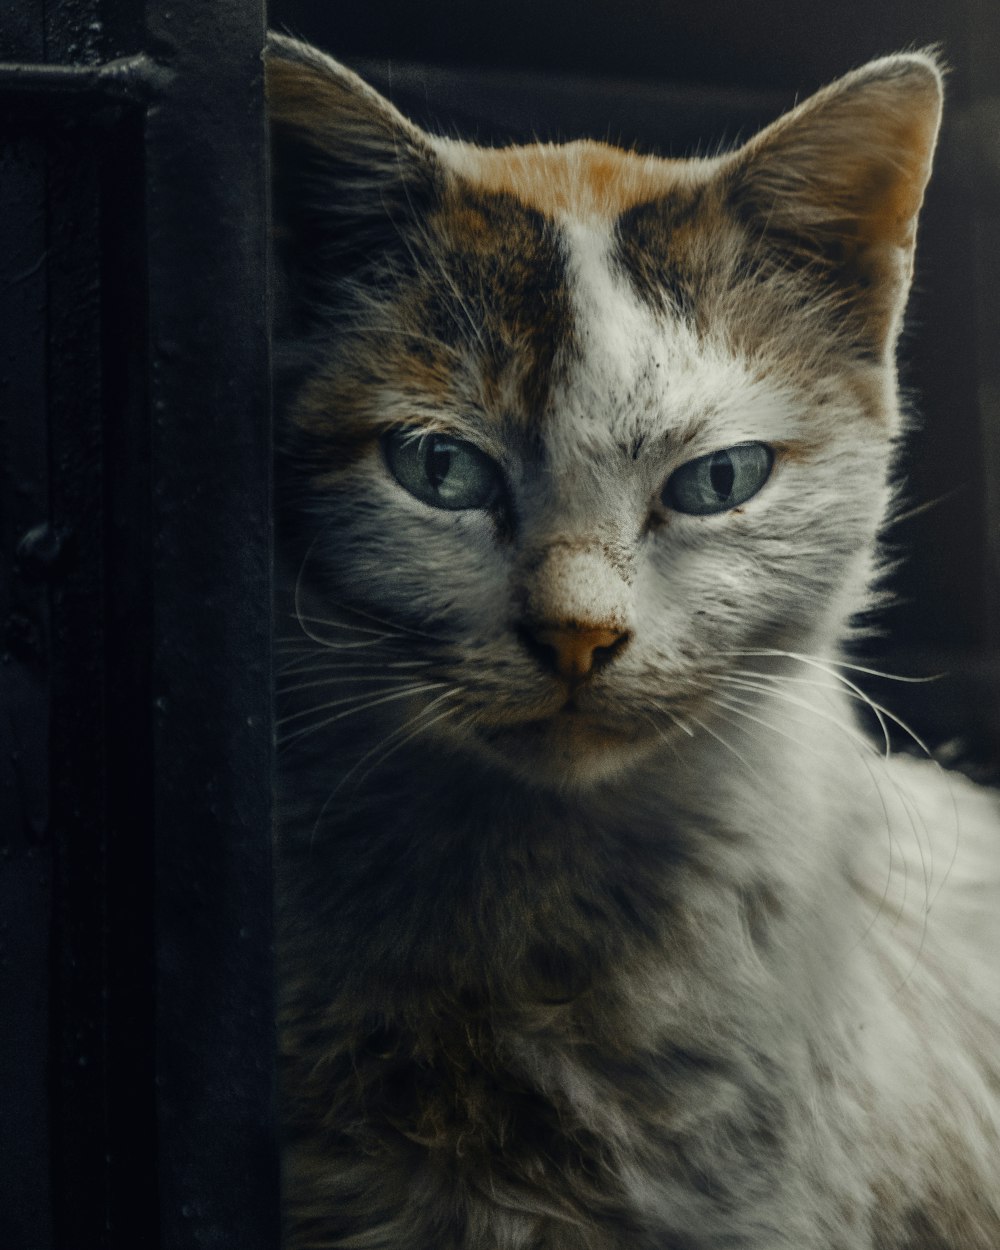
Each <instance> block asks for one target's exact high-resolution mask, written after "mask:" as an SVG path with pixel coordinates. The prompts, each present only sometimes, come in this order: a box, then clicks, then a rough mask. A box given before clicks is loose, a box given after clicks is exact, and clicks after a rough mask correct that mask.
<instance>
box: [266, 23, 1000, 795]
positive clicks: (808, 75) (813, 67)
mask: <svg viewBox="0 0 1000 1250" xmlns="http://www.w3.org/2000/svg"><path fill="white" fill-rule="evenodd" d="M270 22H271V25H272V26H274V27H276V28H278V29H283V30H286V31H288V32H289V33H291V34H294V35H297V36H299V37H300V38H304V39H307V40H309V41H311V42H314V43H317V44H319V45H320V46H321V47H323V48H324V49H325V50H326V51H328V52H330V53H331V54H333V55H334V56H337V57H338V58H340V59H341V60H344V61H345V62H347V63H348V64H349V65H351V66H352V67H354V68H355V69H357V70H359V71H360V72H361V73H362V74H363V75H364V76H366V77H367V78H369V79H370V80H371V81H372V82H373V83H374V84H375V85H376V86H378V87H379V88H380V90H382V91H383V92H384V93H386V94H387V95H389V96H390V97H391V98H392V99H393V100H394V101H395V102H396V103H397V105H399V107H400V108H402V109H403V111H404V112H406V113H407V114H408V115H410V116H412V117H413V118H414V120H416V121H418V122H420V123H421V124H423V125H426V126H429V127H430V128H432V129H438V130H441V131H443V132H445V133H458V134H461V135H462V136H464V137H468V138H473V139H477V140H479V141H480V142H484V143H494V144H502V143H506V142H521V141H526V140H528V141H530V140H531V139H532V138H533V137H536V136H537V137H539V138H542V139H553V140H558V139H574V138H579V137H583V136H590V137H593V138H597V139H610V140H611V141H613V142H622V143H624V144H625V145H633V144H634V145H637V146H638V147H640V148H641V149H644V150H652V151H658V152H660V153H662V154H664V155H684V154H690V153H694V152H696V151H706V150H708V151H710V150H713V149H715V148H716V147H717V145H718V144H719V143H725V144H731V143H734V142H736V141H737V140H738V139H740V138H745V137H747V136H748V135H749V134H752V133H753V132H754V131H755V130H756V129H758V128H759V127H760V126H761V125H763V124H765V123H767V122H768V121H770V120H772V119H773V118H774V117H776V116H777V115H778V114H779V113H781V112H782V111H784V110H785V109H786V108H788V107H789V106H790V105H792V104H793V103H794V102H795V101H796V100H797V99H801V98H803V97H804V96H806V95H808V94H809V93H811V92H812V91H814V90H815V89H816V88H818V87H820V86H822V85H823V84H824V83H825V82H828V81H829V80H830V79H832V78H835V77H837V76H838V75H839V74H842V73H844V72H846V71H847V70H848V69H851V68H852V67H854V66H856V65H859V64H861V63H862V62H864V61H866V60H868V59H870V58H872V57H875V56H880V55H884V54H886V53H889V52H894V51H899V50H901V49H906V48H918V47H925V46H928V45H935V46H937V47H938V48H939V49H940V51H941V53H942V54H943V56H944V59H945V61H946V62H947V64H948V65H949V67H950V73H949V76H948V104H947V110H946V115H945V116H946V120H945V125H944V130H943V134H942V139H941V145H940V148H939V151H938V157H937V165H936V172H935V176H934V179H933V181H932V184H931V188H930V191H929V193H928V197H927V202H926V205H925V209H924V216H923V220H922V226H921V236H920V246H919V249H918V266H917V275H916V281H915V284H914V291H913V295H912V297H911V303H910V310H909V315H908V318H907V330H906V332H905V334H904V338H903V342H902V344H901V350H900V361H901V378H902V382H903V387H904V392H905V394H906V396H907V399H908V408H909V411H910V412H911V414H912V416H913V418H914V422H913V424H914V429H913V433H912V436H911V437H910V439H909V440H908V443H907V447H906V450H905V453H904V457H903V463H904V468H905V470H906V473H907V476H908V479H909V482H910V488H909V492H908V498H907V504H906V505H905V506H904V509H903V513H904V517H906V518H907V519H903V520H901V521H900V522H899V523H898V524H896V525H895V526H894V527H893V528H892V530H891V531H890V533H889V535H888V537H889V540H890V542H891V544H892V547H893V550H894V551H897V550H898V552H899V553H900V554H902V555H903V556H904V557H905V559H904V560H903V563H902V565H901V567H900V569H899V571H898V573H897V574H896V575H895V576H894V577H893V579H892V582H891V590H892V593H893V596H894V600H895V606H894V607H893V608H891V609H890V610H888V611H886V612H885V613H884V614H882V616H881V617H880V619H879V621H878V622H877V623H878V625H879V627H880V630H881V631H882V632H881V635H880V636H879V637H876V638H875V639H873V640H872V641H871V643H869V644H866V645H865V646H864V647H862V648H861V649H859V651H858V653H857V658H858V660H859V662H861V663H872V664H873V665H875V666H876V667H885V668H886V669H888V670H890V671H892V672H902V673H925V674H928V673H934V674H937V673H947V674H948V675H949V676H948V677H947V678H946V679H942V680H941V681H937V682H934V683H932V684H930V685H929V686H924V687H916V688H915V687H912V686H902V685H900V684H898V683H878V682H873V683H872V689H873V690H874V691H875V693H876V694H877V696H878V697H879V698H880V699H883V700H884V701H885V702H887V703H888V705H889V706H890V707H892V708H894V709H896V710H898V711H899V712H900V713H901V714H902V715H903V716H904V717H906V718H908V719H911V720H912V721H913V722H914V726H915V728H917V730H918V732H920V733H921V734H923V735H925V736H926V737H927V738H928V739H929V740H930V741H931V743H933V744H934V745H935V746H941V745H945V744H946V745H947V750H948V752H949V753H950V754H951V755H952V756H954V757H955V758H958V759H959V760H961V761H962V762H963V763H965V764H967V765H969V766H971V767H972V768H976V767H981V768H984V769H986V770H987V772H988V773H990V772H995V770H996V767H997V761H998V757H1000V711H998V707H1000V652H998V645H1000V644H998V638H1000V294H998V292H1000V105H998V103H997V98H996V97H997V94H998V92H1000V4H997V3H996V0H957V2H955V3H950V4H947V5H944V4H941V3H939V2H936V0H908V2H907V3H898V2H896V3H892V2H889V3H882V4H872V3H870V0H838V2H837V3H835V4H829V3H827V4H820V3H807V2H803V0H769V2H766V3H759V4H746V3H740V2H738V0H701V2H700V3H690V2H687V3H685V2H678V0H625V2H623V3H611V2H610V0H542V2H539V0H506V3H502V4H480V5H471V4H468V3H464V4H463V3H461V2H460V0H420V2H418V3H414V2H411V3H402V2H401V0H365V2H364V3H353V4H351V3H348V4H331V3H328V2H327V0H272V3H271V5H270Z"/></svg>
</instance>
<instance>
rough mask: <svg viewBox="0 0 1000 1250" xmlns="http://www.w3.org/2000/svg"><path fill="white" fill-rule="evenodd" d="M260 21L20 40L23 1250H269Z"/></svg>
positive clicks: (11, 679)
mask: <svg viewBox="0 0 1000 1250" xmlns="http://www.w3.org/2000/svg"><path fill="white" fill-rule="evenodd" d="M263 42H264V11H263V3H262V2H261V0H240V2H237V0H225V2H221V3H216V2H215V0H213V3H211V4H205V3H203V2H201V0H165V2H164V3H153V0H131V2H129V3H125V2H123V0H103V2H102V0H64V3H62V4H60V5H57V6H53V5H51V4H46V3H44V2H43V0H11V3H8V4H6V5H4V6H3V9H2V11H0V208H2V209H3V220H4V237H3V239H2V240H0V250H2V255H0V283H2V285H3V294H4V299H3V300H2V301H0V628H2V635H0V904H2V905H3V912H2V915H0V1012H2V1013H3V1019H2V1025H0V1032H2V1033H3V1042H2V1044H0V1106H2V1108H3V1114H2V1115H0V1156H2V1157H0V1245H2V1246H3V1247H7V1246H10V1247H12V1248H13V1247H17V1250H70V1248H72V1250H97V1248H98V1247H101V1248H107V1250H119V1248H120V1250H126V1248H127V1250H139V1248H141V1247H159V1246H162V1247H177V1248H178V1250H179V1248H180V1247H184V1248H185V1250H186V1248H187V1247H194V1246H212V1247H233V1250H265V1248H266V1250H274V1247H276V1245H277V1241H278V1233H277V1223H278V1217H277V1158H276V1144H275V1131H274V1122H273V1056H274V1036H273V984H272V960H271V872H270V839H271V768H272V760H271V725H270V687H271V682H270V426H269V406H270V396H269V371H268V272H267V264H266V240H267V203H266V186H267V170H266V135H265V123H264V102H263V87H262V67H261V62H260V53H261V48H262V46H263Z"/></svg>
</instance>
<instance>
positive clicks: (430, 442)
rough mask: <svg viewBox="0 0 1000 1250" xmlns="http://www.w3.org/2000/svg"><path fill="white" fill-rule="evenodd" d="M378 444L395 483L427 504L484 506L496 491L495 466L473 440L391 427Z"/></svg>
mask: <svg viewBox="0 0 1000 1250" xmlns="http://www.w3.org/2000/svg"><path fill="white" fill-rule="evenodd" d="M382 446H383V449H384V451H385V458H386V462H387V463H388V465H389V468H390V469H391V470H392V474H393V476H394V477H395V479H396V481H397V482H398V483H399V484H400V486H402V487H403V488H404V489H405V490H408V491H409V492H410V494H411V495H414V496H415V497H416V498H417V499H419V500H420V501H421V502H422V503H426V504H429V505H430V506H431V507H432V508H445V509H447V510H448V511H451V512H461V511H464V510H465V509H467V508H488V507H490V506H491V505H492V504H493V503H495V502H496V500H497V498H498V497H499V495H500V491H501V488H502V482H503V479H502V477H501V474H500V468H499V466H498V465H497V464H496V463H495V462H494V461H493V460H491V459H490V458H489V456H487V455H485V454H484V453H483V452H481V451H480V450H479V448H478V447H474V446H473V445H472V443H466V442H464V441H463V440H462V439H458V438H452V437H451V436H450V435H448V434H433V433H429V432H426V431H420V430H416V429H412V428H410V429H402V430H393V431H392V432H391V433H389V434H387V435H386V436H385V438H384V439H383V440H382Z"/></svg>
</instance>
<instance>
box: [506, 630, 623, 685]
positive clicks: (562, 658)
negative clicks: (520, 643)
mask: <svg viewBox="0 0 1000 1250" xmlns="http://www.w3.org/2000/svg"><path fill="white" fill-rule="evenodd" d="M522 637H523V638H524V641H525V645H526V646H527V647H528V650H529V651H531V653H532V654H533V655H534V656H535V657H536V658H537V659H538V660H539V661H540V662H541V663H542V664H543V665H544V666H545V667H546V668H549V669H551V670H552V671H553V672H554V673H557V674H558V675H559V676H560V677H565V678H566V679H567V681H574V680H575V681H579V680H580V679H581V678H584V677H589V676H590V674H591V673H592V672H593V671H594V670H595V669H598V668H602V667H603V666H604V665H605V664H607V663H608V662H609V661H610V660H612V659H613V658H614V657H615V656H616V655H617V654H618V653H619V652H620V651H621V650H622V648H623V647H624V646H625V643H626V642H628V639H629V635H628V633H626V632H625V631H623V630H620V629H613V628H608V627H606V626H598V627H594V628H591V627H587V626H577V625H551V626H550V625H535V626H528V627H526V628H525V630H524V632H523V634H522Z"/></svg>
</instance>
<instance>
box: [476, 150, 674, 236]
mask: <svg viewBox="0 0 1000 1250" xmlns="http://www.w3.org/2000/svg"><path fill="white" fill-rule="evenodd" d="M457 163H458V164H459V165H460V167H461V170H462V173H463V175H464V177H466V178H467V179H468V180H469V182H470V183H472V185H473V186H475V187H476V188H477V189H479V190H480V191H482V192H485V193H486V194H488V195H509V196H511V197H513V198H514V199H516V200H517V201H518V202H520V203H521V204H523V205H525V206H526V207H528V208H532V209H535V210H536V211H537V212H540V213H544V214H545V215H547V216H549V217H557V216H562V215H567V214H572V215H573V216H583V217H587V216H598V217H604V218H608V219H614V218H615V217H618V216H620V215H621V214H622V213H624V212H625V211H627V210H628V209H629V208H632V207H633V206H634V205H635V204H638V203H640V202H642V201H645V200H652V199H657V198H660V197H662V196H665V195H668V194H670V193H671V192H673V191H675V190H677V189H678V188H684V187H686V186H688V185H689V184H690V181H691V176H692V175H691V164H690V162H685V161H671V160H664V159H663V158H661V157H652V156H639V155H637V154H636V153H634V152H623V151H621V150H620V149H619V148H612V147H609V146H608V145H607V144H605V143H597V142H595V141H594V140H589V139H584V140H579V141H578V142H576V143H567V144H561V145H558V146H556V145H554V144H535V145H533V146H529V147H511V148H474V147H472V146H471V145H469V146H467V145H461V159H460V161H459V162H457Z"/></svg>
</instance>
